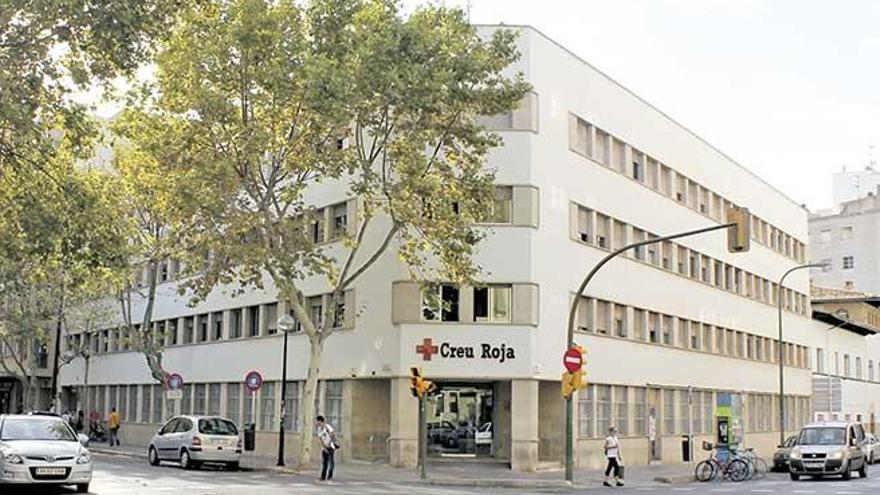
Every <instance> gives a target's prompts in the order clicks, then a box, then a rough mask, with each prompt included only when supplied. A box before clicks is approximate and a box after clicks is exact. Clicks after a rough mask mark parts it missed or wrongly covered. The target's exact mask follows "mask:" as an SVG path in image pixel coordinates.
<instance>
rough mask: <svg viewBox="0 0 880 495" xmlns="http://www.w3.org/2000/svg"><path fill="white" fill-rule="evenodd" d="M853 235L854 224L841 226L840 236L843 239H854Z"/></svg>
mask: <svg viewBox="0 0 880 495" xmlns="http://www.w3.org/2000/svg"><path fill="white" fill-rule="evenodd" d="M852 236H853V228H852V225H847V226H846V227H841V228H840V238H841V239H842V240H847V239H852Z"/></svg>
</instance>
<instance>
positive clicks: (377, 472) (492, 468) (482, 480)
mask: <svg viewBox="0 0 880 495" xmlns="http://www.w3.org/2000/svg"><path fill="white" fill-rule="evenodd" d="M89 449H90V450H91V451H92V452H94V453H96V454H102V455H112V456H122V457H128V458H135V459H142V460H143V461H144V462H146V460H147V450H146V448H144V447H138V446H126V445H123V446H120V447H108V446H107V444H104V443H100V444H94V443H93V444H92V445H91V446H89ZM241 467H242V469H244V470H253V471H270V472H275V473H277V474H280V475H293V476H303V477H305V478H308V479H313V478H316V477H317V476H318V470H317V466H316V467H315V468H312V469H309V470H306V471H297V470H294V469H291V468H285V467H277V466H275V459H274V458H270V457H265V456H258V457H254V456H251V455H248V454H245V455H242V457H241ZM692 473H693V468H692V467H691V466H690V465H687V464H674V465H663V464H660V465H653V466H634V467H627V468H626V480H624V481H625V483H626V485H627V486H630V487H650V486H659V485H665V484H669V483H673V484H683V483H689V482H691V481H692V480H693V474H692ZM563 477H564V474H563V470H562V469H561V468H559V467H555V468H548V469H541V470H539V471H537V472H535V473H523V472H517V471H511V470H510V469H509V468H508V466H507V464H504V463H500V462H480V461H478V462H467V461H463V462H462V461H448V460H433V461H432V460H429V461H428V480H426V481H422V480H420V479H419V471H418V470H417V469H413V468H395V467H392V466H389V465H388V464H385V463H383V462H377V463H370V462H363V461H348V462H345V463H339V464H337V476H336V479H338V480H339V481H340V482H345V481H358V482H372V483H427V484H432V485H443V486H462V487H464V486H469V487H493V488H498V487H506V488H561V487H568V486H571V485H569V484H568V483H566V482H565V481H564V480H563ZM603 480H604V476H603V474H602V472H601V471H598V470H578V471H576V472H575V481H574V486H575V487H578V488H588V487H598V486H601V484H602V481H603Z"/></svg>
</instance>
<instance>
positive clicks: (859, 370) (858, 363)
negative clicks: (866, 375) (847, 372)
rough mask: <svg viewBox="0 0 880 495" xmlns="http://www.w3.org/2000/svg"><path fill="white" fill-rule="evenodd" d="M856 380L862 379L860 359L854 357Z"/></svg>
mask: <svg viewBox="0 0 880 495" xmlns="http://www.w3.org/2000/svg"><path fill="white" fill-rule="evenodd" d="M856 379H858V380H861V379H862V358H860V357H856Z"/></svg>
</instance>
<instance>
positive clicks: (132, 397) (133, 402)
mask: <svg viewBox="0 0 880 495" xmlns="http://www.w3.org/2000/svg"><path fill="white" fill-rule="evenodd" d="M137 404H138V386H137V385H129V386H128V412H127V413H126V418H127V419H128V420H129V421H130V422H132V423H137Z"/></svg>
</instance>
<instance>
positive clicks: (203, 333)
mask: <svg viewBox="0 0 880 495" xmlns="http://www.w3.org/2000/svg"><path fill="white" fill-rule="evenodd" d="M197 318H198V320H199V323H198V328H199V339H198V342H206V341H207V340H208V315H207V314H204V315H199V316H197Z"/></svg>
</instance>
